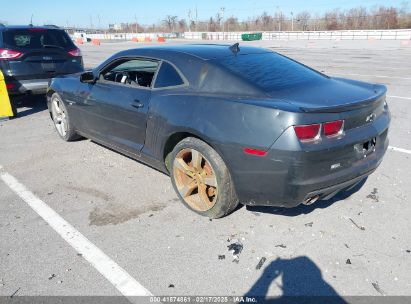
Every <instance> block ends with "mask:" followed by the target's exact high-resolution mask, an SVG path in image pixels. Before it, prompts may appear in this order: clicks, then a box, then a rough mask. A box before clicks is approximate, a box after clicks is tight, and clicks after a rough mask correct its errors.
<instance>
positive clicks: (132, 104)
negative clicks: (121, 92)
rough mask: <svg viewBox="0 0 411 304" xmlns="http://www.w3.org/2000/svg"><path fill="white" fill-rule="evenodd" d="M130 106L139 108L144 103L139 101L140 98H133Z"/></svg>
mask: <svg viewBox="0 0 411 304" xmlns="http://www.w3.org/2000/svg"><path fill="white" fill-rule="evenodd" d="M131 106H132V107H133V108H136V109H140V108H142V107H144V103H142V102H140V100H138V99H135V100H134V101H133V102H132V103H131Z"/></svg>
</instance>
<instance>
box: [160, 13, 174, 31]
mask: <svg viewBox="0 0 411 304" xmlns="http://www.w3.org/2000/svg"><path fill="white" fill-rule="evenodd" d="M176 22H177V16H171V15H167V16H166V18H165V19H164V20H163V23H164V24H165V26H166V27H167V29H168V30H169V31H170V32H174V31H175V26H176Z"/></svg>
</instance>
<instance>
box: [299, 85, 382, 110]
mask: <svg viewBox="0 0 411 304" xmlns="http://www.w3.org/2000/svg"><path fill="white" fill-rule="evenodd" d="M386 92H387V89H386V88H385V87H384V90H380V91H379V92H378V94H375V95H374V96H372V97H370V98H368V99H364V100H362V101H356V102H353V103H347V104H345V105H341V106H335V107H321V108H318V107H316V108H308V107H300V109H301V111H303V112H306V113H340V112H345V111H351V110H356V109H362V108H366V107H369V106H370V105H373V104H377V103H380V102H383V101H385V98H386V96H385V94H386Z"/></svg>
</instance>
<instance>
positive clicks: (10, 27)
mask: <svg viewBox="0 0 411 304" xmlns="http://www.w3.org/2000/svg"><path fill="white" fill-rule="evenodd" d="M33 28H34V29H45V30H46V29H47V30H50V29H55V30H62V29H61V28H59V27H58V26H56V25H41V26H36V25H0V31H2V30H28V29H33Z"/></svg>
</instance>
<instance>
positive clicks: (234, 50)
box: [229, 42, 240, 56]
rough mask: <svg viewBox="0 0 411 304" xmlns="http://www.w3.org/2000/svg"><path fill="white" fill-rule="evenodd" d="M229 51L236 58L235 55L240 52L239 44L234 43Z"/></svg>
mask: <svg viewBox="0 0 411 304" xmlns="http://www.w3.org/2000/svg"><path fill="white" fill-rule="evenodd" d="M229 49H230V51H231V52H233V54H234V55H236V56H237V54H238V53H239V52H240V44H239V43H238V42H237V43H234V44H233V45H232V46H230V47H229Z"/></svg>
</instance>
